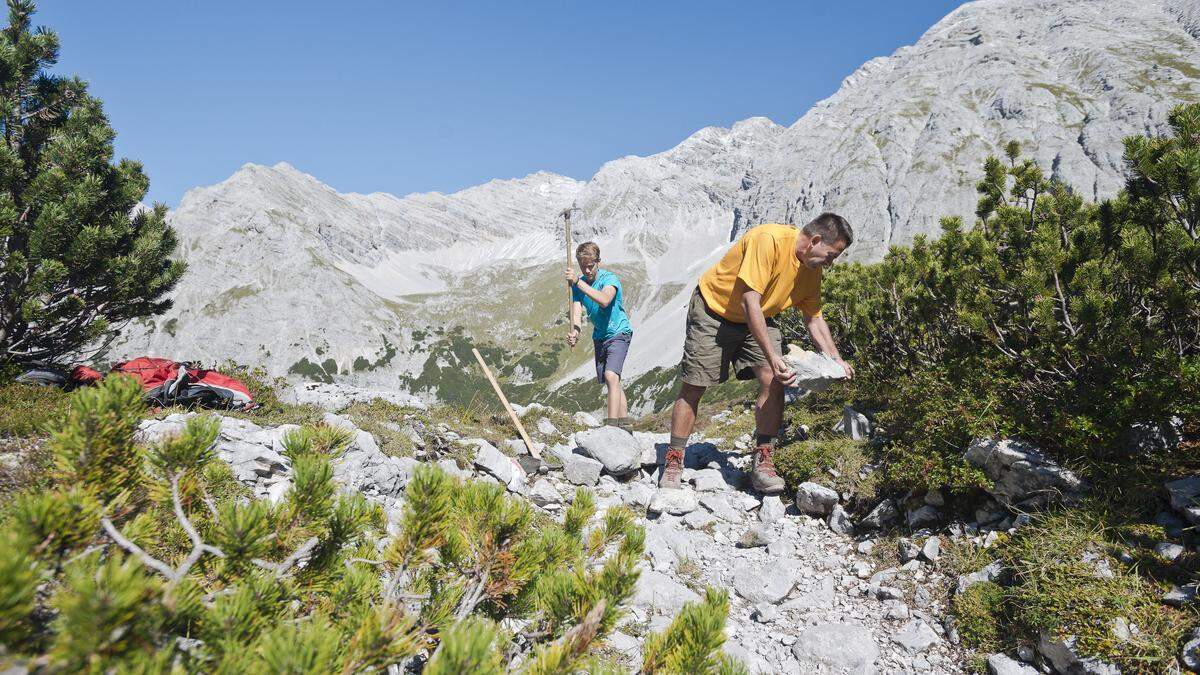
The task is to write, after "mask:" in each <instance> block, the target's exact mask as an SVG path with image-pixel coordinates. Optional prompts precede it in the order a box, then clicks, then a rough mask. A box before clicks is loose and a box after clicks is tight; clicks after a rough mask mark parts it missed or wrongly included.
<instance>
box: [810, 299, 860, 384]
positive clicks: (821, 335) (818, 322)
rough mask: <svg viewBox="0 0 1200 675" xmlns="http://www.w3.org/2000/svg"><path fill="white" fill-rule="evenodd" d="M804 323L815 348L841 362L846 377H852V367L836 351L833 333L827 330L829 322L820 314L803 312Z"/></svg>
mask: <svg viewBox="0 0 1200 675" xmlns="http://www.w3.org/2000/svg"><path fill="white" fill-rule="evenodd" d="M804 325H805V327H807V328H808V334H809V335H810V336H812V340H813V342H814V343H816V345H817V349H820V350H821V353H822V354H825V355H826V356H828V357H830V358H832V359H833V360H834V361H837V362H838V363H839V364H841V366H842V367H843V368H845V369H846V377H848V378H851V379H853V378H854V367H853V366H851V365H850V364H849V363H846V361H845V360H844V359H843V358H842V355H841V354H840V353H838V348H837V345H836V344H834V343H833V333H831V332H830V331H829V324H827V323H825V317H823V316H821V315H820V314H813V315H809V314H805V315H804Z"/></svg>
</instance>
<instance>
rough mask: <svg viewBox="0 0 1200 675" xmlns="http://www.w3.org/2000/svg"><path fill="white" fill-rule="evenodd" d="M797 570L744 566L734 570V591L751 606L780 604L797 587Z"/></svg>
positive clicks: (777, 566)
mask: <svg viewBox="0 0 1200 675" xmlns="http://www.w3.org/2000/svg"><path fill="white" fill-rule="evenodd" d="M795 575H796V570H795V569H794V568H792V567H786V566H782V565H774V564H770V563H768V564H765V565H749V564H747V565H742V566H740V567H738V568H736V569H734V570H733V589H734V590H735V591H736V592H737V594H738V595H740V596H742V597H743V598H745V599H746V600H749V601H750V604H758V603H760V602H768V603H771V604H778V603H779V602H781V601H782V600H783V599H784V598H786V597H787V596H788V593H791V592H792V588H793V587H794V586H795V585H796V576H795Z"/></svg>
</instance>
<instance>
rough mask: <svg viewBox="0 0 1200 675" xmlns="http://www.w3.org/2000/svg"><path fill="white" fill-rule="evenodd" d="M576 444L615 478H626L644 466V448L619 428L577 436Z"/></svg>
mask: <svg viewBox="0 0 1200 675" xmlns="http://www.w3.org/2000/svg"><path fill="white" fill-rule="evenodd" d="M575 443H576V444H578V445H579V449H580V450H581V451H583V454H585V455H587V456H588V457H591V458H592V459H595V460H597V461H598V462H600V463H601V464H603V465H604V470H605V471H607V472H609V473H611V474H613V475H614V476H624V475H626V474H628V473H630V472H633V471H635V470H637V469H640V468H641V466H642V462H641V455H642V446H641V444H640V443H638V441H637V439H635V438H634V437H633V436H631V435H630V434H629V432H627V431H623V430H621V429H618V428H617V427H597V428H595V429H588V430H587V431H581V432H579V433H578V434H575Z"/></svg>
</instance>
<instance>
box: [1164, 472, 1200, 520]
mask: <svg viewBox="0 0 1200 675" xmlns="http://www.w3.org/2000/svg"><path fill="white" fill-rule="evenodd" d="M1164 487H1165V488H1166V489H1167V496H1168V497H1169V498H1170V500H1171V508H1173V509H1175V510H1176V511H1178V512H1179V513H1180V514H1182V515H1183V517H1184V518H1187V520H1188V522H1189V523H1191V524H1193V525H1200V476H1190V477H1188V478H1181V479H1179V480H1173V481H1170V482H1169V483H1166V484H1165V485H1164Z"/></svg>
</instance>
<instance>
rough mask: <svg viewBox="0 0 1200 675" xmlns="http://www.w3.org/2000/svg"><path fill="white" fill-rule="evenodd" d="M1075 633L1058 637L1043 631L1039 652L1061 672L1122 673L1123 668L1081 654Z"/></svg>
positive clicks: (1094, 674) (1093, 674) (1116, 674)
mask: <svg viewBox="0 0 1200 675" xmlns="http://www.w3.org/2000/svg"><path fill="white" fill-rule="evenodd" d="M1077 644H1078V639H1077V638H1076V637H1075V636H1074V635H1068V636H1067V637H1064V638H1058V637H1055V636H1053V635H1051V634H1050V633H1047V632H1045V631H1043V632H1042V633H1041V634H1040V635H1039V636H1038V645H1037V649H1038V652H1040V653H1041V655H1042V657H1043V658H1045V659H1046V660H1047V661H1049V662H1050V665H1052V666H1054V670H1055V671H1057V672H1060V673H1073V674H1074V673H1077V674H1078V675H1120V673H1121V669H1120V668H1118V667H1116V666H1115V665H1113V664H1111V663H1106V662H1104V661H1101V660H1100V659H1098V658H1095V657H1086V658H1085V657H1083V656H1080V654H1079V651H1078V648H1077Z"/></svg>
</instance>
